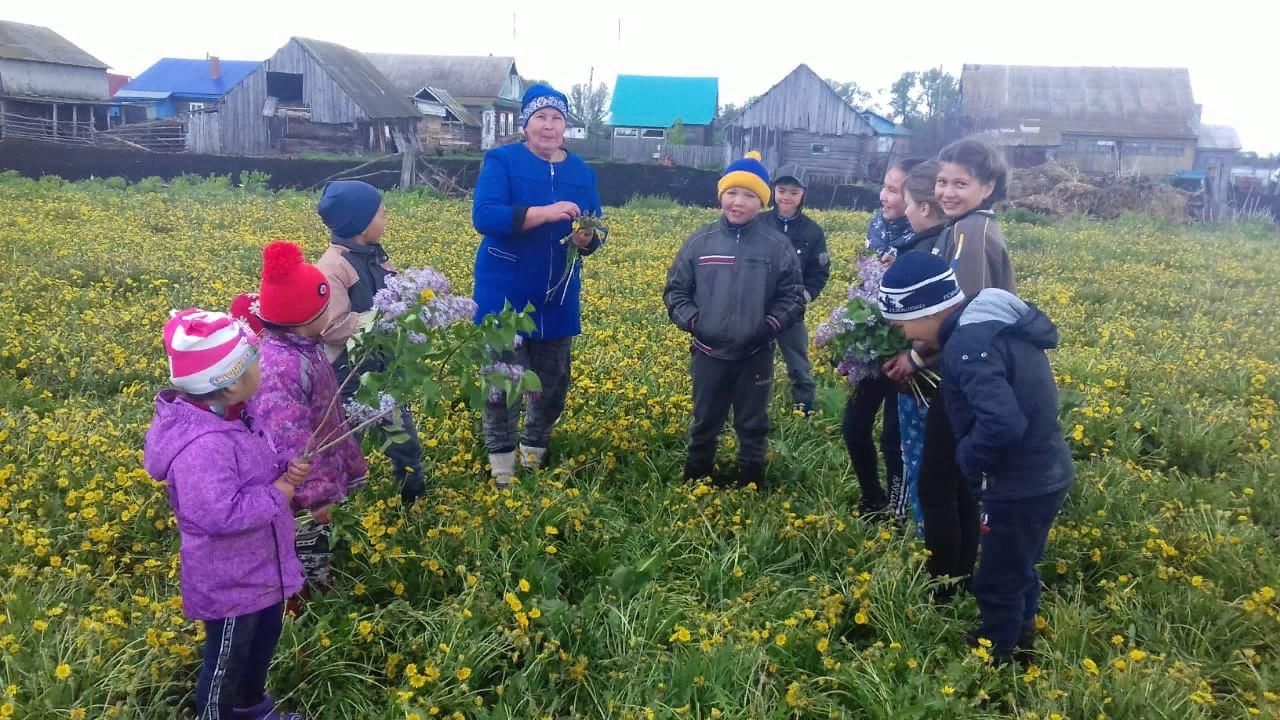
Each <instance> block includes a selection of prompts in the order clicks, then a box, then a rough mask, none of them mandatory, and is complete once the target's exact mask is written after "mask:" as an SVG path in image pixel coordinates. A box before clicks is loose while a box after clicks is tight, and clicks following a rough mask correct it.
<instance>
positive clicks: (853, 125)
mask: <svg viewBox="0 0 1280 720" xmlns="http://www.w3.org/2000/svg"><path fill="white" fill-rule="evenodd" d="M725 135H726V137H727V139H728V142H729V150H728V152H729V156H730V157H731V158H734V157H741V156H742V155H743V154H745V153H746V152H747V151H749V150H758V151H760V153H761V155H762V156H763V160H764V164H765V167H767V168H769V170H770V172H772V171H773V170H775V169H776V168H778V167H779V166H781V165H785V164H788V163H797V164H799V165H801V166H803V167H804V168H806V169H807V170H808V171H809V177H810V179H811V181H813V182H819V183H827V184H847V183H852V182H855V181H857V180H860V179H863V178H865V177H867V171H868V168H867V164H868V158H869V155H870V153H869V152H868V149H869V146H868V139H869V138H872V137H874V135H875V132H874V130H873V129H872V127H871V124H870V123H869V122H868V121H867V119H866V118H865V117H863V115H862V114H861V113H859V112H858V111H857V110H855V109H854V108H853V106H851V105H850V104H849V103H847V102H845V101H844V99H843V98H841V97H840V96H839V95H837V94H836V92H835V91H834V90H832V89H831V87H830V86H829V85H827V83H826V82H825V81H824V80H823V79H822V78H821V77H819V76H818V74H817V73H815V72H814V71H813V70H812V69H810V68H809V66H808V65H800V66H798V67H796V69H795V70H792V71H791V73H790V74H788V75H787V76H786V77H784V78H783V79H782V80H780V81H779V82H778V83H777V84H776V85H774V86H773V87H771V88H769V90H768V92H766V93H765V94H763V95H761V96H760V97H758V98H756V100H755V101H754V102H752V103H750V104H749V105H747V106H746V107H745V108H743V110H742V112H741V114H739V115H738V117H737V118H735V119H734V120H733V122H731V123H729V125H728V127H726V128H725Z"/></svg>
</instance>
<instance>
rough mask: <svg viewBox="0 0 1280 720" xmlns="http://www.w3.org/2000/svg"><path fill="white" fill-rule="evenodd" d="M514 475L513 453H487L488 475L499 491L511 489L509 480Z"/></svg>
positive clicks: (514, 456)
mask: <svg viewBox="0 0 1280 720" xmlns="http://www.w3.org/2000/svg"><path fill="white" fill-rule="evenodd" d="M515 474H516V454H515V453H514V452H504V453H489V475H490V477H492V478H493V484H494V486H495V487H496V488H498V489H499V490H506V489H507V488H509V487H511V480H512V478H514V477H515Z"/></svg>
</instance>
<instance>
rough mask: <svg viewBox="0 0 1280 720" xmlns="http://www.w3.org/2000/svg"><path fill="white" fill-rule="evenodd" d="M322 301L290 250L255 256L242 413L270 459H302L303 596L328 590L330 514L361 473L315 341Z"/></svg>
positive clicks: (273, 247)
mask: <svg viewBox="0 0 1280 720" xmlns="http://www.w3.org/2000/svg"><path fill="white" fill-rule="evenodd" d="M329 297H330V292H329V283H328V282H327V281H326V279H325V276H324V273H323V272H321V271H320V269H319V268H317V267H316V266H315V265H311V264H309V263H307V262H305V261H304V260H303V257H302V250H301V248H299V247H298V246H297V245H294V244H293V243H288V242H273V243H270V244H268V245H267V246H266V248H264V249H263V251H262V286H261V289H260V291H259V293H258V307H257V316H258V318H259V319H260V320H261V321H262V324H263V326H264V329H265V332H264V333H263V338H262V359H261V360H262V388H261V389H260V390H259V391H258V393H257V394H256V395H254V397H253V399H252V400H250V401H249V413H250V414H251V415H252V416H253V418H254V420H255V421H256V422H257V423H258V425H259V426H260V427H261V428H262V432H263V433H264V434H265V435H266V437H267V439H268V440H270V441H271V444H272V446H273V447H275V449H276V450H277V451H278V452H281V453H284V454H285V455H288V456H303V457H308V456H309V459H310V462H311V474H310V475H309V476H308V477H307V479H306V481H305V482H304V483H302V484H301V485H300V486H298V493H297V494H296V495H295V496H294V498H293V507H294V509H295V510H306V511H310V517H309V518H305V519H304V520H303V527H301V528H300V529H299V531H298V535H297V541H296V545H295V547H296V548H297V551H298V558H299V559H300V560H301V561H302V567H303V570H304V572H305V573H306V580H307V586H308V588H309V590H310V589H314V590H323V589H325V588H327V587H328V585H329V584H330V569H329V568H330V564H331V559H332V551H331V549H330V547H329V532H330V522H331V518H330V514H329V513H330V510H331V509H332V508H333V506H334V505H336V504H337V503H339V502H341V501H342V500H344V499H346V497H347V494H348V493H349V492H351V491H352V490H354V489H355V488H356V487H358V486H359V485H360V484H361V483H363V482H364V479H365V475H366V474H367V472H368V466H367V465H366V464H365V460H364V454H363V452H362V451H361V449H360V442H359V441H358V440H357V439H356V438H355V437H354V436H353V435H350V434H347V431H348V429H349V428H348V427H347V418H346V414H345V413H344V412H343V409H342V399H341V398H339V397H338V381H337V379H336V378H335V376H334V374H333V367H332V366H331V365H330V364H329V359H328V358H327V357H325V354H324V345H323V342H322V340H321V338H320V334H321V332H323V331H324V328H325V326H326V325H327V323H328V320H329V318H328V314H327V312H326V311H327V309H328V307H329ZM308 592H309V591H308ZM308 592H304V593H303V595H302V597H306V595H307V594H308Z"/></svg>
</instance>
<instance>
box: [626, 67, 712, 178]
mask: <svg viewBox="0 0 1280 720" xmlns="http://www.w3.org/2000/svg"><path fill="white" fill-rule="evenodd" d="M719 105H720V81H719V80H718V79H717V78H713V77H669V76H657V75H619V76H618V80H617V83H616V84H615V85H614V88H613V102H612V103H611V104H610V107H609V124H610V125H612V126H613V153H612V154H613V159H614V160H624V161H629V162H651V161H653V160H658V159H660V158H661V157H662V156H663V154H664V148H665V146H666V145H667V141H668V133H669V132H670V130H671V127H672V126H673V125H675V124H676V121H677V120H678V121H679V122H680V124H681V125H682V126H683V127H684V138H683V141H684V142H683V144H684V145H686V146H698V145H711V143H712V137H713V134H714V131H713V125H714V123H715V117H716V111H717V110H718V109H719Z"/></svg>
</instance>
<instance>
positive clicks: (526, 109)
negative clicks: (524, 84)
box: [520, 85, 569, 127]
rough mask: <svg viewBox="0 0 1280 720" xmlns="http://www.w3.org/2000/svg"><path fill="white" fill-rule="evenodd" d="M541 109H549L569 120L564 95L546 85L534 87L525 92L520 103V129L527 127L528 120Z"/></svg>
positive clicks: (567, 100)
mask: <svg viewBox="0 0 1280 720" xmlns="http://www.w3.org/2000/svg"><path fill="white" fill-rule="evenodd" d="M543 108H551V109H552V110H555V111H556V112H558V113H560V115H561V116H562V117H564V119H566V120H568V119H569V98H567V97H565V94H564V93H562V92H560V91H559V90H556V89H555V88H552V87H548V86H546V85H534V86H533V87H531V88H529V89H528V90H526V91H525V93H524V99H523V100H521V101H520V127H527V126H528V125H529V118H531V117H533V115H534V113H536V112H538V111H539V110H541V109H543Z"/></svg>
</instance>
